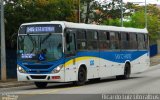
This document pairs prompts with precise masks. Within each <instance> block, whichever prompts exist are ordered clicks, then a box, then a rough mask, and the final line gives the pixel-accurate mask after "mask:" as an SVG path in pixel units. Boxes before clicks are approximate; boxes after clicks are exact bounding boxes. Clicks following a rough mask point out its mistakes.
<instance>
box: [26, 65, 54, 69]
mask: <svg viewBox="0 0 160 100" xmlns="http://www.w3.org/2000/svg"><path fill="white" fill-rule="evenodd" d="M25 66H26V67H27V68H29V69H48V68H50V67H51V66H52V65H25Z"/></svg>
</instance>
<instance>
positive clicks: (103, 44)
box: [99, 31, 110, 50]
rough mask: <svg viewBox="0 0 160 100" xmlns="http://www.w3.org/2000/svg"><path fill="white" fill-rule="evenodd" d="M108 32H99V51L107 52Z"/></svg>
mask: <svg viewBox="0 0 160 100" xmlns="http://www.w3.org/2000/svg"><path fill="white" fill-rule="evenodd" d="M109 38H110V36H109V32H105V31H100V32H99V49H100V50H108V49H109Z"/></svg>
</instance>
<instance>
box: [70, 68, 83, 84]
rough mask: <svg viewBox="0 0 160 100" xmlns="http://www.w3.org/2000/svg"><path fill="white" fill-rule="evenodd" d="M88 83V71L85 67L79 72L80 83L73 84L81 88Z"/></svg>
mask: <svg viewBox="0 0 160 100" xmlns="http://www.w3.org/2000/svg"><path fill="white" fill-rule="evenodd" d="M85 82H86V70H85V68H84V67H80V68H79V71H78V81H75V82H73V84H74V85H77V86H81V85H84V84H85Z"/></svg>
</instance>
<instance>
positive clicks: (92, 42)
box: [87, 30, 98, 50]
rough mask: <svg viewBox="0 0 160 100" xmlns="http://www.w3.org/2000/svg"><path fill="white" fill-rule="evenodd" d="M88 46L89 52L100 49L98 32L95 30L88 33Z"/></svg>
mask: <svg viewBox="0 0 160 100" xmlns="http://www.w3.org/2000/svg"><path fill="white" fill-rule="evenodd" d="M87 46H88V50H97V49H98V32H97V31H94V30H88V31H87Z"/></svg>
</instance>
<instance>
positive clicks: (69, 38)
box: [66, 29, 76, 54]
mask: <svg viewBox="0 0 160 100" xmlns="http://www.w3.org/2000/svg"><path fill="white" fill-rule="evenodd" d="M75 50H76V48H75V33H74V31H73V30H71V29H69V30H67V32H66V53H67V54H72V53H74V52H75Z"/></svg>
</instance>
